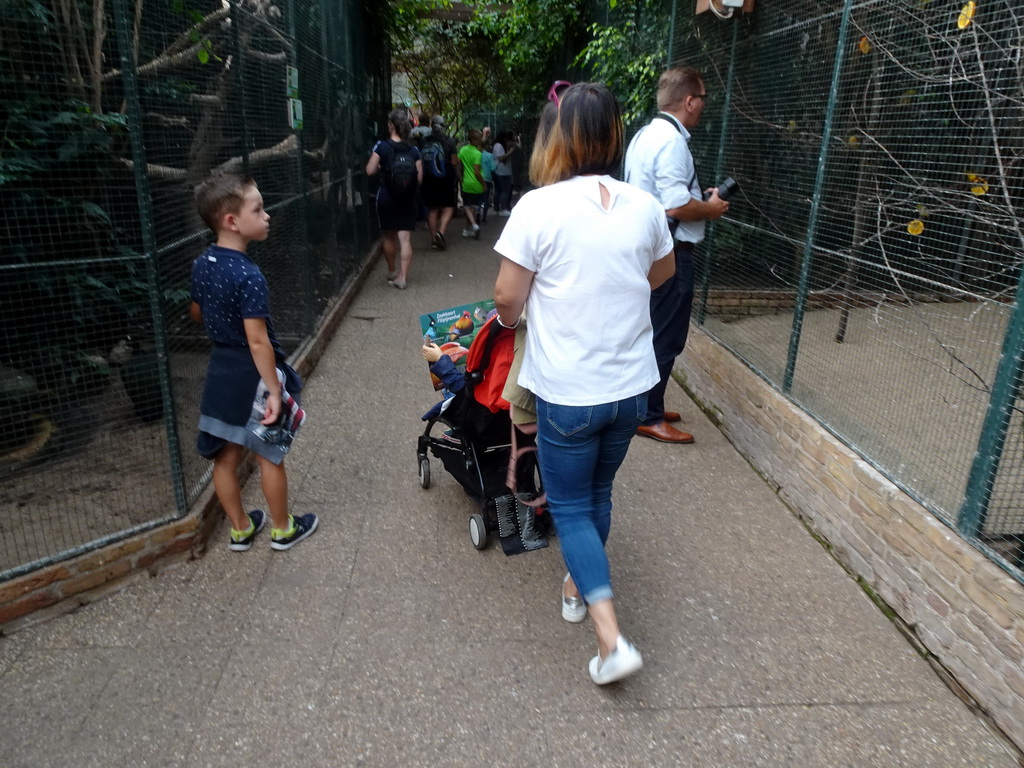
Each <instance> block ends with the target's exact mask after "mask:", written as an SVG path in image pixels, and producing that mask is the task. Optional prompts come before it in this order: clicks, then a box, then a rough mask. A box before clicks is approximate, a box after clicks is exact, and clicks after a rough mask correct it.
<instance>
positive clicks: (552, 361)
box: [494, 83, 675, 685]
mask: <svg viewBox="0 0 1024 768" xmlns="http://www.w3.org/2000/svg"><path fill="white" fill-rule="evenodd" d="M621 157H622V120H621V118H620V114H619V107H618V104H617V103H616V101H615V97H614V96H613V95H612V93H611V91H609V90H608V89H607V88H606V87H605V86H603V85H600V84H596V83H581V84H579V85H575V86H573V87H572V88H570V89H569V90H568V91H566V93H565V94H564V96H563V97H562V100H561V104H560V105H559V110H558V118H557V122H556V123H555V125H554V127H553V128H552V130H551V133H550V135H549V136H548V140H547V142H546V143H545V146H544V148H543V151H542V152H540V153H538V154H536V155H535V156H534V158H533V160H532V161H531V166H530V171H531V178H532V180H533V182H534V183H535V184H537V186H538V187H539V188H538V189H536V190H534V191H532V192H529V193H528V194H526V195H524V196H523V198H522V199H521V200H520V201H519V204H518V205H516V207H515V209H514V210H513V211H512V216H511V217H510V218H509V220H508V223H506V225H505V228H504V230H503V232H502V234H501V237H500V238H499V240H498V242H497V244H496V245H495V250H497V251H498V253H500V254H501V255H502V256H504V258H503V259H502V262H501V270H500V273H499V275H498V280H497V283H496V284H495V286H494V300H495V304H496V306H497V309H498V318H497V320H498V322H499V323H500V324H501V325H504V326H512V325H514V324H516V323H517V322H518V318H519V317H520V314H521V313H522V311H523V309H524V307H525V308H527V309H528V312H529V317H530V322H529V324H528V327H527V340H526V353H525V356H524V359H523V366H522V371H521V373H520V376H519V384H521V385H522V386H524V387H526V388H527V389H529V390H530V391H531V392H533V393H534V394H535V395H536V396H537V445H538V450H539V453H540V456H539V458H540V471H541V479H542V480H543V482H544V490H545V491H546V492H547V497H548V504H549V507H550V510H551V515H552V517H553V519H554V521H555V526H556V527H557V529H558V537H559V541H560V542H561V547H562V557H563V558H564V559H565V563H566V567H567V568H568V570H569V573H567V574H566V577H565V579H564V580H563V587H562V616H563V617H564V618H565V619H566V620H567V621H572V622H579V621H583V619H585V618H586V616H587V613H588V612H589V614H590V617H591V619H592V620H593V622H594V631H595V632H596V633H597V642H598V655H597V656H595V657H594V658H593V659H592V660H591V661H590V675H591V677H592V679H593V680H594V682H595V683H597V684H598V685H603V684H605V683H610V682H612V681H614V680H619V679H621V678H623V677H625V676H626V675H629V674H631V673H633V672H635V671H637V670H638V669H640V667H641V666H643V660H642V658H641V656H640V653H639V652H638V651H637V650H636V649H635V648H634V647H633V646H632V645H631V644H630V643H629V642H628V641H627V640H626V639H625V638H623V637H622V635H621V634H620V633H619V625H618V621H617V619H616V615H615V607H614V604H613V594H612V587H611V575H610V569H609V566H608V557H607V555H606V553H605V549H604V545H605V541H606V540H607V538H608V532H609V529H610V527H611V509H612V482H613V481H614V479H615V473H616V472H617V471H618V468H619V466H620V465H621V464H622V461H623V459H625V457H626V452H627V450H628V449H629V443H630V440H631V439H632V437H633V435H634V434H635V432H636V428H637V426H638V425H639V424H640V422H641V420H642V419H643V417H644V413H645V412H646V410H647V391H648V390H649V389H650V388H651V387H652V386H653V385H654V383H655V382H656V381H657V380H658V366H657V362H656V360H655V357H654V348H653V331H652V329H651V317H650V295H651V289H652V288H656V287H657V286H659V285H661V283H663V282H664V281H665V280H667V279H668V278H669V277H670V276H671V275H672V273H673V271H674V270H675V261H674V259H673V258H672V240H671V237H670V235H669V232H668V225H667V223H666V220H665V211H664V209H662V207H661V205H660V204H659V203H658V201H657V200H655V198H654V197H653V196H651V195H649V194H648V193H646V192H644V191H643V190H640V189H638V188H636V187H632V186H630V185H628V184H625V183H624V182H621V181H616V180H615V179H613V178H612V177H611V176H609V175H608V173H609V172H610V171H613V170H615V169H616V168H618V166H619V162H620V160H621Z"/></svg>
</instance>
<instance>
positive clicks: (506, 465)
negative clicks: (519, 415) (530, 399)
mask: <svg viewBox="0 0 1024 768" xmlns="http://www.w3.org/2000/svg"><path fill="white" fill-rule="evenodd" d="M514 335H515V333H514V331H513V330H512V329H509V328H503V327H501V326H500V325H498V324H497V322H495V320H494V319H493V318H492V319H490V320H488V321H487V322H486V323H485V324H484V325H483V326H482V327H481V328H480V330H479V331H478V333H477V336H476V338H475V339H474V340H473V343H472V344H471V345H470V347H469V352H468V354H466V353H465V350H462V349H460V350H452V352H453V353H454V354H462V355H464V356H465V357H466V370H465V372H462V371H461V370H460V369H458V368H457V367H456V365H455V362H454V361H453V359H452V357H451V356H450V355H449V354H446V351H445V350H443V349H442V348H441V347H438V346H437V345H436V344H434V343H433V342H430V341H427V342H425V343H424V345H423V357H424V359H426V360H427V361H428V362H430V364H431V365H430V370H431V373H433V374H434V376H436V377H437V378H438V379H440V381H441V383H442V384H443V386H444V390H443V392H444V399H443V400H442V401H441V402H439V403H437V404H435V405H434V407H432V408H431V409H430V410H429V411H427V413H425V414H424V415H423V417H422V418H423V420H424V421H425V422H426V423H427V424H426V429H425V430H424V432H423V434H422V435H420V437H419V439H418V442H417V452H416V455H417V459H418V461H419V473H420V485H421V486H422V487H423V488H429V487H430V460H429V458H428V456H427V452H428V450H429V451H430V452H431V453H433V455H434V456H435V457H437V458H439V459H440V460H441V462H442V464H443V465H444V467H445V469H446V470H447V471H448V473H449V474H450V475H452V477H454V478H455V479H456V480H457V481H458V482H459V484H460V485H461V486H462V487H463V488H464V489H465V491H466V493H467V494H469V496H471V497H472V498H473V499H474V500H475V501H476V502H477V504H478V505H479V506H480V511H479V512H475V513H473V514H472V515H471V516H470V518H469V534H470V539H471V540H472V542H473V546H474V547H476V548H477V549H483V548H484V547H486V546H487V544H488V539H489V536H490V535H491V534H492V533H494V532H497V533H498V536H499V539H500V541H501V544H502V549H503V550H504V552H505V554H506V555H512V554H517V553H519V552H526V551H530V550H533V549H540V548H542V547H546V546H547V538H546V534H547V532H548V530H549V527H550V521H549V515H548V514H547V508H546V506H545V503H544V496H543V493H542V489H541V484H540V473H539V472H538V470H537V463H536V456H537V454H536V447H535V445H534V442H533V433H534V432H535V428H533V429H531V428H530V426H526V425H513V423H512V419H511V418H510V414H509V409H510V405H509V403H508V401H506V400H504V399H503V398H502V397H501V392H502V388H503V387H504V384H505V379H506V377H507V376H508V371H509V367H510V366H511V363H512V343H513V338H514Z"/></svg>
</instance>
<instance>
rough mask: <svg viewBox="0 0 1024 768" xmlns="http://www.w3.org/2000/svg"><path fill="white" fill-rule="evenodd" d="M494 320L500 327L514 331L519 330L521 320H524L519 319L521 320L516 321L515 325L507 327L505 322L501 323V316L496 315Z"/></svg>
mask: <svg viewBox="0 0 1024 768" xmlns="http://www.w3.org/2000/svg"><path fill="white" fill-rule="evenodd" d="M494 319H495V320H497V321H498V325H500V326H501V327H502V328H508V329H509V330H512V329H513V328H518V327H519V320H522V318H519V320H516V321H515V323H514V324H513V325H505V324H504V323H503V322H501V315H495V316H494Z"/></svg>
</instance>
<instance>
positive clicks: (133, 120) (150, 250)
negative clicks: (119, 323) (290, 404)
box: [114, 0, 188, 515]
mask: <svg viewBox="0 0 1024 768" xmlns="http://www.w3.org/2000/svg"><path fill="white" fill-rule="evenodd" d="M114 15H115V17H116V18H117V22H116V30H117V32H116V33H117V47H118V53H119V55H120V58H121V75H122V81H123V83H124V99H125V107H126V111H127V119H128V135H129V137H130V139H131V146H132V170H133V172H134V174H135V197H136V200H137V202H138V206H139V221H140V224H141V229H142V249H143V251H144V253H143V259H144V261H145V264H146V281H147V283H148V287H149V311H150V315H151V317H152V319H153V336H154V343H155V344H156V354H157V368H158V370H159V374H160V395H161V397H162V398H163V401H164V426H165V428H166V430H167V453H168V460H169V462H170V470H171V484H172V486H173V487H174V501H175V505H176V506H177V508H178V512H179V513H180V514H182V515H184V514H185V513H186V512H187V511H188V501H187V498H186V494H185V479H184V475H183V473H182V468H181V445H180V443H179V441H178V421H177V416H176V414H175V409H174V397H173V393H172V391H171V371H170V358H169V355H168V352H167V333H166V329H165V328H164V315H163V307H162V301H161V297H162V291H161V290H160V270H159V269H158V268H157V263H156V253H157V246H156V229H155V226H154V219H153V200H152V197H151V196H150V190H149V175H148V173H147V170H146V152H145V148H144V147H143V143H142V120H141V114H142V109H141V107H140V105H139V90H138V81H137V78H136V74H135V55H134V50H133V49H132V30H131V28H130V27H129V22H128V20H129V19H131V18H134V15H135V14H133V13H129V12H128V2H127V0H114Z"/></svg>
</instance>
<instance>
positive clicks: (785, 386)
mask: <svg viewBox="0 0 1024 768" xmlns="http://www.w3.org/2000/svg"><path fill="white" fill-rule="evenodd" d="M852 11H853V0H845V2H844V3H843V15H842V19H841V20H840V22H839V34H838V37H837V42H836V56H835V59H834V60H833V62H832V87H831V89H830V90H829V93H828V104H827V105H826V107H825V121H824V125H823V126H822V130H821V150H820V151H819V154H818V171H817V173H816V174H815V178H814V194H813V196H812V197H811V210H810V213H809V214H808V217H807V219H808V221H807V237H806V239H805V240H804V254H803V263H802V264H801V266H800V283H799V285H798V287H797V292H796V303H795V306H794V307H793V330H792V333H791V334H790V336H789V353H788V355H787V358H786V372H785V375H784V376H783V379H782V391H783V392H786V393H789V392H790V391H791V390H792V388H793V375H794V372H795V371H796V356H797V350H798V349H799V347H800V334H801V332H802V330H803V325H804V312H805V310H806V308H807V294H808V292H809V289H808V286H809V285H810V282H811V263H812V261H813V258H814V256H813V254H814V237H815V235H816V234H817V230H818V209H819V208H820V207H821V196H822V194H823V191H824V187H825V166H826V165H827V164H828V156H829V149H830V147H829V144H830V143H831V141H832V121H833V119H834V118H835V113H836V104H837V103H838V102H839V76H840V75H841V74H842V71H843V63H844V62H845V60H846V47H847V46H846V34H847V30H848V29H849V26H850V16H851V15H852Z"/></svg>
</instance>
